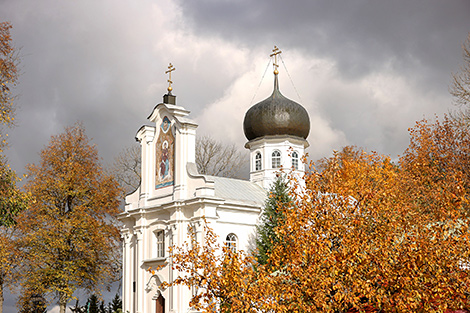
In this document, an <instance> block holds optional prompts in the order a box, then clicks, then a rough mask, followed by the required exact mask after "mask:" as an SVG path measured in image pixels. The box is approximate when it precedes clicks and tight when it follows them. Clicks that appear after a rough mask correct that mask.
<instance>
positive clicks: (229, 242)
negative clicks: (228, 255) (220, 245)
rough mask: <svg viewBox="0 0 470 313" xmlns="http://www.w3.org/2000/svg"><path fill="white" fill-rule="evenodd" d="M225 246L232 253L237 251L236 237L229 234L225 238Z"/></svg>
mask: <svg viewBox="0 0 470 313" xmlns="http://www.w3.org/2000/svg"><path fill="white" fill-rule="evenodd" d="M225 246H226V247H227V248H229V249H230V250H232V251H233V252H235V251H237V235H235V234H233V233H230V234H228V235H227V238H225Z"/></svg>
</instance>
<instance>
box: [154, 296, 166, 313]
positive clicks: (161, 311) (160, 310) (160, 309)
mask: <svg viewBox="0 0 470 313" xmlns="http://www.w3.org/2000/svg"><path fill="white" fill-rule="evenodd" d="M155 301H156V304H157V311H156V313H165V298H163V296H162V294H160V296H158V298H157V300H155Z"/></svg>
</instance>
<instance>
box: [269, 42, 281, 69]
mask: <svg viewBox="0 0 470 313" xmlns="http://www.w3.org/2000/svg"><path fill="white" fill-rule="evenodd" d="M281 53H282V51H281V50H279V48H278V47H277V46H274V49H273V53H271V55H270V57H274V61H273V67H274V75H277V74H279V71H278V70H277V68H278V67H279V64H277V55H278V54H281Z"/></svg>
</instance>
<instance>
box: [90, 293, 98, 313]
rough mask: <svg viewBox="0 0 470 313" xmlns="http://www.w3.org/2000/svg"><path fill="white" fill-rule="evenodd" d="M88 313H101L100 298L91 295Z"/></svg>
mask: <svg viewBox="0 0 470 313" xmlns="http://www.w3.org/2000/svg"><path fill="white" fill-rule="evenodd" d="M87 312H88V313H100V310H99V304H98V297H97V296H96V295H91V296H90V298H88V301H87Z"/></svg>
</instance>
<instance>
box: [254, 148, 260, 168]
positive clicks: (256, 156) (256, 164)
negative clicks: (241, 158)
mask: <svg viewBox="0 0 470 313" xmlns="http://www.w3.org/2000/svg"><path fill="white" fill-rule="evenodd" d="M260 170H261V153H259V152H257V153H256V155H255V171H260Z"/></svg>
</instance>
